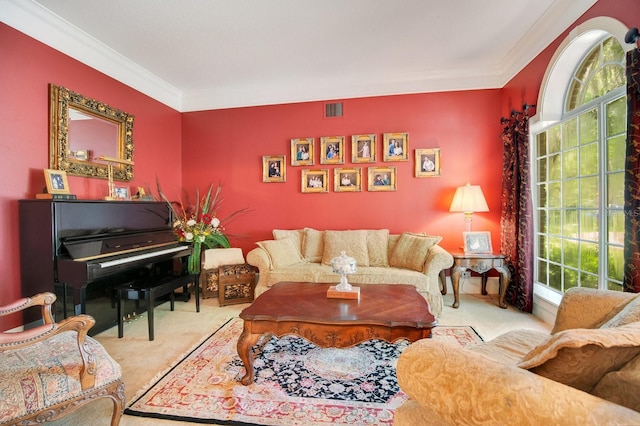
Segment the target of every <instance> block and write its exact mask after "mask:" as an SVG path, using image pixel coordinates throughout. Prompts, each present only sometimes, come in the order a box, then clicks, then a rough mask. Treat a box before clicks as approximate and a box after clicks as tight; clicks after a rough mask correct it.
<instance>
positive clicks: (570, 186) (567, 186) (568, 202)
mask: <svg viewBox="0 0 640 426" xmlns="http://www.w3.org/2000/svg"><path fill="white" fill-rule="evenodd" d="M563 199H564V207H565V208H566V207H578V205H579V204H578V179H572V180H566V181H564V193H563Z"/></svg>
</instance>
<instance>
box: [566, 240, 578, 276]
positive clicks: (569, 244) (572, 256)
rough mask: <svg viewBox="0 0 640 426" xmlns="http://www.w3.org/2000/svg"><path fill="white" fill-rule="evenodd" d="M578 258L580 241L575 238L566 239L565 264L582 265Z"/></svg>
mask: <svg viewBox="0 0 640 426" xmlns="http://www.w3.org/2000/svg"><path fill="white" fill-rule="evenodd" d="M578 259H579V257H578V242H577V241H574V240H564V264H565V265H566V266H571V267H572V268H578V267H579V266H580V265H579V262H578ZM576 280H577V276H576Z"/></svg>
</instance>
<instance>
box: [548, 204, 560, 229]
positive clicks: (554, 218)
mask: <svg viewBox="0 0 640 426" xmlns="http://www.w3.org/2000/svg"><path fill="white" fill-rule="evenodd" d="M549 234H553V235H562V210H549Z"/></svg>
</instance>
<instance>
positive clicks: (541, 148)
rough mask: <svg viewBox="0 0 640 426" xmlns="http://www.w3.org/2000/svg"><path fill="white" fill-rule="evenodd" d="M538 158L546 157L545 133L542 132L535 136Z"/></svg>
mask: <svg viewBox="0 0 640 426" xmlns="http://www.w3.org/2000/svg"><path fill="white" fill-rule="evenodd" d="M536 139H537V144H536V145H537V147H538V153H537V154H538V157H542V156H543V155H547V133H546V132H542V133H540V134H539V135H538V136H537V138H536Z"/></svg>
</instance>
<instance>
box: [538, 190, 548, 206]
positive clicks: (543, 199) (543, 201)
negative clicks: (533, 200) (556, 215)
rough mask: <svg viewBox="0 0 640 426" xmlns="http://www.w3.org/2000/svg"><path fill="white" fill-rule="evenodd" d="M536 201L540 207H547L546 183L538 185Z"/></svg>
mask: <svg viewBox="0 0 640 426" xmlns="http://www.w3.org/2000/svg"><path fill="white" fill-rule="evenodd" d="M538 203H540V204H539V205H540V207H547V204H548V203H547V185H546V184H542V185H538Z"/></svg>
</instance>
